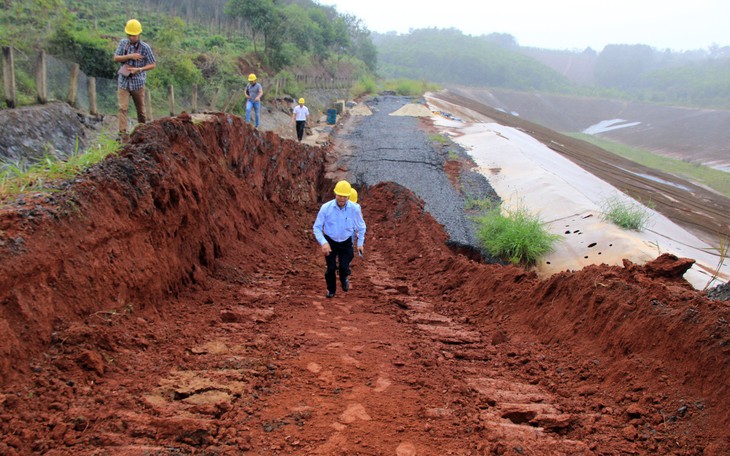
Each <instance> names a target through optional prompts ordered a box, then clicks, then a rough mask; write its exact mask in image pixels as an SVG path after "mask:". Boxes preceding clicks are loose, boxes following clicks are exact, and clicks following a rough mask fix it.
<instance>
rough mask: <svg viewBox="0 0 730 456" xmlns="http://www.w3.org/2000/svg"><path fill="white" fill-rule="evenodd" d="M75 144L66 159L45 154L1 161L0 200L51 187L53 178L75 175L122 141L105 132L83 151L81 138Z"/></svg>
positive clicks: (98, 160)
mask: <svg viewBox="0 0 730 456" xmlns="http://www.w3.org/2000/svg"><path fill="white" fill-rule="evenodd" d="M76 144H77V145H76V149H75V150H74V151H73V153H72V154H71V156H70V157H69V158H68V159H67V160H58V159H57V158H55V157H52V156H46V157H44V158H43V159H42V160H40V161H39V162H38V163H34V164H27V163H25V162H16V163H0V200H3V199H5V198H8V197H11V196H15V195H18V194H20V193H24V192H28V191H33V192H40V191H50V189H51V185H52V183H53V182H54V181H57V180H64V179H72V178H73V177H74V176H76V175H78V174H79V173H81V172H82V171H84V170H86V169H88V168H89V167H91V166H92V165H94V164H96V163H99V162H100V161H101V160H103V159H104V158H105V157H106V156H108V155H110V154H115V153H116V151H117V149H118V148H119V143H118V142H117V141H116V140H114V139H112V138H111V137H109V136H108V135H106V134H101V135H100V136H99V138H98V139H97V142H96V145H95V146H93V147H90V148H89V149H88V150H87V151H86V152H84V153H79V150H78V141H77V143H76Z"/></svg>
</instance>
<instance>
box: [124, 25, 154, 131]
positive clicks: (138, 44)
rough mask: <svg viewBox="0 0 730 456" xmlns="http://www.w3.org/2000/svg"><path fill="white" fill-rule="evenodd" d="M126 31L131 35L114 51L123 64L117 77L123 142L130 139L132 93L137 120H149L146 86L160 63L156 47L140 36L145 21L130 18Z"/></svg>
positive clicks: (140, 121)
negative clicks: (145, 97) (150, 71)
mask: <svg viewBox="0 0 730 456" xmlns="http://www.w3.org/2000/svg"><path fill="white" fill-rule="evenodd" d="M124 33H126V34H127V38H126V39H123V40H121V41H120V42H119V45H118V46H117V50H116V51H115V52H114V61H115V62H117V63H121V64H122V65H121V67H120V68H119V76H118V78H117V101H118V102H119V137H120V139H121V140H122V141H124V140H126V138H127V110H128V109H129V97H130V96H131V97H132V100H134V108H135V109H136V110H137V121H138V122H139V123H141V124H143V123H145V122H147V114H146V111H145V105H144V85H145V82H146V81H147V72H148V71H149V70H151V69H153V68H155V67H156V66H157V61H156V60H155V55H154V54H153V53H152V48H151V47H150V46H149V45H148V44H147V43H145V42H144V41H142V40H140V39H139V36H140V35H141V34H142V24H140V22H139V21H138V20H137V19H130V20H129V21H127V24H126V26H125V27H124Z"/></svg>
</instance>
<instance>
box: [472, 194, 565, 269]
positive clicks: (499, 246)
mask: <svg viewBox="0 0 730 456" xmlns="http://www.w3.org/2000/svg"><path fill="white" fill-rule="evenodd" d="M476 220H477V224H478V228H477V237H478V238H479V240H480V241H481V242H482V245H483V246H484V248H485V249H486V250H487V251H488V252H489V253H490V254H491V255H493V256H495V257H498V258H501V259H504V260H508V261H509V262H510V263H512V264H521V265H532V264H535V263H536V262H537V260H538V259H539V258H541V257H542V256H544V255H546V254H547V253H549V252H551V251H552V250H553V246H554V244H555V242H557V241H558V240H559V239H560V235H557V234H551V233H549V232H548V231H547V230H546V229H545V226H544V223H543V222H542V221H541V220H540V218H539V217H538V216H537V215H535V214H531V213H530V212H529V211H528V210H527V208H526V207H524V206H522V205H518V206H517V207H514V208H508V209H505V208H503V207H502V206H501V205H500V206H495V207H493V208H492V209H490V210H488V211H487V212H486V214H485V215H484V216H482V217H477V219H476Z"/></svg>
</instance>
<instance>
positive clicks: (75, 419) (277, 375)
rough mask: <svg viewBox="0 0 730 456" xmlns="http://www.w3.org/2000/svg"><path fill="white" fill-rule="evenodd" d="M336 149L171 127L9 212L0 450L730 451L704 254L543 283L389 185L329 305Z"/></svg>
mask: <svg viewBox="0 0 730 456" xmlns="http://www.w3.org/2000/svg"><path fill="white" fill-rule="evenodd" d="M331 152H332V151H327V150H323V149H317V148H311V147H307V146H300V145H298V144H296V143H295V142H293V141H282V140H280V139H279V138H278V137H276V136H275V135H273V134H270V133H267V134H262V133H260V132H258V131H255V130H253V129H251V128H250V127H249V126H246V125H244V124H243V122H241V119H240V118H236V117H229V116H225V115H223V114H220V115H216V116H214V117H213V118H212V119H211V120H210V121H209V122H204V123H200V124H194V123H192V122H191V121H190V119H189V118H187V119H185V118H176V119H163V120H160V121H157V122H154V123H152V124H149V125H147V126H145V127H143V128H141V129H139V130H138V132H137V133H136V134H135V136H134V137H133V139H132V144H131V145H129V146H128V147H126V148H125V149H124V150H123V151H122V152H121V154H120V155H119V156H118V157H113V158H110V159H108V160H106V161H105V162H104V163H103V164H102V165H101V166H99V167H97V168H95V169H94V170H93V171H91V172H90V173H88V174H86V175H84V176H82V177H81V178H79V179H77V180H76V181H75V182H73V183H71V184H70V185H69V186H67V187H66V188H65V190H63V191H62V192H60V193H59V194H56V195H54V196H52V197H46V196H33V195H31V196H27V197H24V198H22V200H23V201H22V204H21V203H20V202H18V201H15V202H12V203H10V204H6V205H5V206H3V208H2V210H0V367H1V368H2V379H1V380H0V382H1V383H0V454H8V455H13V454H49V455H153V454H154V455H165V454H205V455H239V454H252V455H285V454H302V455H310V454H311V455H317V454H319V455H380V454H396V455H399V456H406V455H486V454H506V455H515V454H522V455H525V454H527V455H576V454H605V455H619V454H622V455H623V454H687V455H689V454H696V455H699V454H704V455H723V454H728V452H730V431H728V429H730V418H729V416H728V413H727V399H728V395H729V394H730V388H728V387H729V386H730V380H728V373H729V370H728V367H729V363H728V360H730V348H729V347H730V330H729V328H728V320H730V308H728V305H727V304H726V303H723V302H716V301H711V300H708V299H706V298H705V297H704V295H703V294H702V293H701V292H697V291H695V290H693V289H692V287H691V286H689V285H688V284H687V283H686V282H685V281H684V280H683V279H682V278H681V275H682V273H683V271H684V270H686V268H687V267H689V265H690V263H691V261H690V260H684V259H677V258H673V257H670V256H666V255H665V256H662V257H660V258H658V259H657V260H656V261H654V262H652V263H650V264H647V265H643V266H639V265H633V264H629V263H627V264H625V267H607V266H594V267H589V268H586V269H584V270H582V271H579V272H572V273H563V274H559V275H557V276H554V277H552V278H551V279H549V280H544V281H541V280H538V279H537V278H536V277H535V275H534V274H532V273H530V272H526V271H524V270H522V269H520V268H516V267H512V266H509V267H503V266H499V265H485V264H480V263H477V262H475V261H472V260H470V259H468V258H467V257H465V256H462V255H459V254H455V253H454V252H452V251H451V250H449V248H447V247H446V246H445V242H446V240H447V236H446V234H445V233H444V231H443V230H442V228H441V226H440V225H439V224H438V223H436V222H435V221H434V219H433V218H432V217H431V216H430V215H428V214H426V213H424V211H423V204H422V202H421V201H419V200H417V198H415V196H414V195H413V194H412V193H410V192H409V191H407V190H405V189H403V188H402V187H399V186H396V185H394V184H381V185H378V186H375V187H372V188H367V189H362V190H361V192H360V202H361V203H362V207H363V212H364V214H365V218H366V222H367V223H368V233H367V240H366V251H365V258H364V259H359V258H358V259H356V260H355V261H354V262H353V265H352V266H353V267H352V269H353V276H352V289H351V290H350V291H349V292H347V293H345V292H338V295H337V296H336V297H335V298H334V299H325V298H324V293H325V288H324V278H323V272H324V259H323V258H322V257H321V256H320V254H319V248H318V246H317V245H316V242H315V241H314V239H313V236H312V234H311V225H312V223H313V220H314V216H315V215H316V211H317V209H318V206H319V204H320V203H321V202H322V201H323V200H324V199H329V198H330V197H331V182H328V181H326V180H325V179H324V178H323V176H324V175H325V171H326V168H327V166H328V162H327V161H326V159H325V158H326V156H327V155H331Z"/></svg>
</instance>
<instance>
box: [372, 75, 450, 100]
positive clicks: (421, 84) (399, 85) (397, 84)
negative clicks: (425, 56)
mask: <svg viewBox="0 0 730 456" xmlns="http://www.w3.org/2000/svg"><path fill="white" fill-rule="evenodd" d="M383 88H384V89H385V90H392V91H394V92H395V93H396V94H398V95H402V96H405V97H420V96H422V95H423V94H425V93H426V92H436V91H438V90H441V86H440V85H438V84H434V83H431V82H428V81H415V80H413V79H388V80H386V81H384V82H383Z"/></svg>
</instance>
